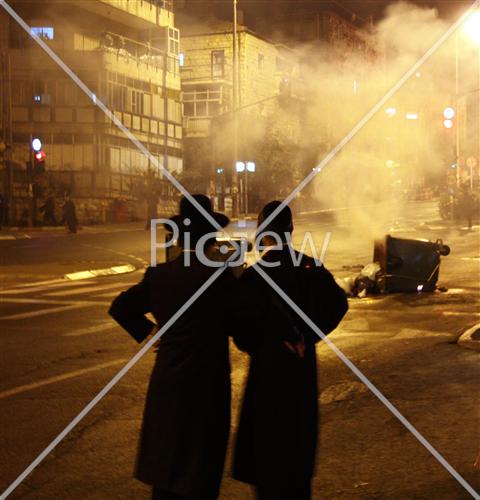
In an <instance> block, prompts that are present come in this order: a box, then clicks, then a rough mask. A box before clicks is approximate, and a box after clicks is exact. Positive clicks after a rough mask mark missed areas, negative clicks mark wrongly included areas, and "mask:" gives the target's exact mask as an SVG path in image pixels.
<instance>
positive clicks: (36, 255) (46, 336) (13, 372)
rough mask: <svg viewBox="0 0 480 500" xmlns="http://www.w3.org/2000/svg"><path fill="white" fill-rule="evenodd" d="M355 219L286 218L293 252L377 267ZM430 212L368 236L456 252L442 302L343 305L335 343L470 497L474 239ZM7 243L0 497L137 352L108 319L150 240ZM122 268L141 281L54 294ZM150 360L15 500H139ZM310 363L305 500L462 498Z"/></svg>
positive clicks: (235, 492)
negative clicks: (316, 391) (303, 247)
mask: <svg viewBox="0 0 480 500" xmlns="http://www.w3.org/2000/svg"><path fill="white" fill-rule="evenodd" d="M355 211H356V209H352V210H350V211H346V212H345V213H344V214H342V215H341V216H340V217H339V219H338V220H335V219H334V218H332V216H331V214H329V213H320V214H304V215H302V216H299V217H298V218H297V222H296V231H295V238H294V241H295V243H296V245H297V246H299V245H300V243H301V240H302V238H303V234H304V231H306V230H309V231H312V237H313V239H314V240H315V242H316V243H317V245H318V247H319V248H320V249H321V248H322V244H323V243H324V241H325V235H326V233H327V232H329V231H331V233H332V234H331V236H330V237H329V238H330V239H328V238H327V240H328V242H329V244H328V245H327V249H326V253H325V259H324V261H325V264H326V266H327V267H328V268H329V269H331V270H332V271H333V272H334V274H335V275H336V276H337V277H346V276H349V275H354V274H355V272H356V268H355V266H358V265H361V264H366V263H368V262H369V261H370V260H371V257H372V252H373V246H372V237H373V232H370V231H369V227H371V225H369V223H368V222H367V223H364V224H362V223H360V224H359V217H358V213H354V212H355ZM435 212H436V209H435V206H434V205H433V204H430V203H421V204H412V205H409V206H408V207H404V209H403V210H402V213H401V215H399V214H396V216H395V214H388V217H386V218H385V220H383V221H382V220H381V219H382V217H378V221H377V222H378V225H377V227H376V231H377V232H378V231H380V232H379V234H381V231H382V230H383V231H384V232H387V231H390V232H391V233H392V234H396V235H399V236H404V237H411V238H427V239H430V240H433V241H434V240H436V239H437V238H442V239H443V240H444V241H445V242H446V243H447V244H449V245H450V246H451V247H452V253H451V254H450V255H449V256H448V257H446V258H444V259H443V262H442V266H441V276H440V282H441V284H443V285H445V286H446V287H447V289H448V291H447V292H444V293H441V292H436V293H433V294H420V295H405V294H396V295H390V296H382V297H367V298H365V299H352V300H351V301H350V306H351V309H350V312H349V313H348V315H347V317H346V318H345V320H344V322H343V323H342V325H341V327H340V328H339V329H338V330H337V331H336V332H334V333H333V334H332V335H331V339H332V340H333V341H334V343H335V344H336V345H337V346H338V347H339V348H340V349H341V350H342V351H343V352H344V353H345V355H346V356H347V357H348V358H349V359H350V360H351V361H352V362H353V363H355V365H356V366H357V367H358V368H359V369H360V370H361V371H362V372H363V373H364V374H365V375H366V376H367V377H368V378H369V379H370V380H371V381H372V382H373V383H374V384H375V385H376V387H378V389H379V390H380V391H381V392H382V393H383V394H384V395H385V396H386V397H387V398H388V399H389V400H390V401H391V402H392V403H393V404H394V405H395V406H396V407H397V408H398V410H399V411H400V412H401V413H402V414H403V415H404V416H405V417H406V418H408V419H409V420H410V422H411V423H412V424H413V425H414V426H415V427H416V429H418V431H419V432H421V433H422V434H423V436H424V437H425V438H426V439H427V440H428V441H429V442H430V443H431V444H432V445H433V446H434V447H435V448H436V449H437V450H438V451H439V452H440V453H441V454H442V455H443V456H444V458H445V459H446V460H447V461H448V462H449V463H450V464H451V465H452V467H453V468H454V469H455V470H457V471H458V473H459V474H460V475H461V476H463V477H464V478H465V480H466V481H468V482H469V483H470V485H472V486H473V487H474V488H475V489H476V490H477V491H478V490H480V474H479V473H478V472H475V471H474V470H473V468H472V464H473V460H474V457H475V454H476V452H477V447H478V446H479V433H478V429H479V425H478V424H479V411H478V408H479V405H478V404H479V396H478V395H479V386H480V383H479V382H480V369H479V366H480V364H479V363H478V361H479V359H478V353H476V352H474V351H469V350H466V349H461V348H460V347H458V345H457V344H456V343H455V341H456V338H457V337H458V335H459V334H460V333H461V332H462V331H463V330H464V329H466V328H467V327H469V326H471V325H472V324H474V323H475V322H478V321H479V320H478V318H479V315H480V312H479V307H478V306H479V300H478V299H479V294H478V292H479V290H478V288H479V280H478V271H479V262H480V259H479V250H478V249H479V245H478V243H479V231H478V230H479V228H478V227H476V228H474V230H473V231H471V232H470V231H467V230H466V229H462V228H458V227H455V226H453V225H449V224H446V223H444V222H441V221H438V220H436V219H437V217H436V213H435ZM374 215H375V213H374ZM250 230H252V228H250ZM2 234H3V235H8V237H9V239H6V238H4V239H1V241H0V251H1V261H0V277H1V290H0V345H1V351H0V352H1V354H0V361H1V362H0V463H1V464H2V466H1V468H0V492H1V491H3V490H4V489H5V488H6V487H7V486H8V485H9V484H10V483H11V482H12V481H13V480H15V478H16V477H17V476H18V475H19V474H20V473H21V472H22V471H23V470H24V469H25V468H26V467H27V466H28V465H29V464H30V463H31V462H32V461H33V459H34V458H35V457H36V456H37V455H38V454H39V453H40V452H41V451H42V450H43V449H44V448H45V447H46V446H47V445H48V444H49V443H50V441H51V440H52V439H53V438H54V437H55V436H56V435H57V434H58V433H59V432H60V431H61V430H62V429H63V428H64V427H65V426H66V425H67V424H68V423H69V422H70V421H71V420H72V418H73V417H74V416H75V415H77V413H78V412H80V411H81V410H82V409H83V408H84V406H85V405H86V404H87V403H88V402H89V401H90V400H91V399H92V398H93V397H94V396H95V394H97V393H98V392H99V391H100V390H101V389H102V388H103V387H104V386H105V384H106V383H107V382H108V381H109V380H110V379H111V378H112V377H113V376H114V375H115V374H116V373H117V371H118V370H119V369H120V368H121V367H122V366H123V365H124V364H125V363H126V361H127V360H128V359H130V358H131V357H132V356H133V355H134V354H135V353H136V352H137V350H138V346H137V345H136V344H135V343H134V342H133V341H132V340H131V339H130V338H129V336H128V335H127V334H126V333H125V332H123V331H122V330H121V329H120V328H119V327H117V326H115V324H114V323H113V322H112V321H111V320H110V319H109V317H108V316H107V314H106V311H107V308H108V305H109V303H110V301H111V300H112V298H113V297H114V296H115V295H116V294H118V293H119V292H120V291H121V290H123V289H125V288H126V287H128V286H129V285H131V284H133V283H135V282H137V281H138V280H139V279H140V278H141V274H142V272H143V267H144V266H145V263H146V262H148V260H149V256H150V247H149V233H148V232H147V231H144V230H143V229H142V228H141V227H140V226H139V225H138V226H131V225H130V226H125V227H112V228H106V229H102V228H99V229H94V228H93V229H89V228H85V230H83V231H81V232H79V233H78V234H76V235H65V234H63V232H62V231H43V232H40V231H38V232H35V231H31V232H27V233H20V232H17V233H5V232H3V233H2ZM10 236H12V239H10ZM307 253H308V251H307ZM126 263H130V264H133V265H135V266H136V267H137V268H138V270H137V271H135V272H132V273H129V274H123V275H118V276H108V277H97V278H92V279H88V280H79V281H67V280H64V279H62V276H63V275H64V274H65V273H68V272H74V271H82V270H86V269H98V268H106V267H110V266H114V265H122V264H126ZM167 285H168V284H167ZM153 356H154V354H153V353H147V354H146V355H145V357H144V358H143V359H142V360H141V361H140V362H139V363H138V364H137V365H136V366H135V367H134V368H132V370H131V371H130V372H129V373H128V374H127V375H126V376H125V377H124V378H123V379H122V380H121V381H120V382H119V384H118V385H117V386H115V387H114V388H113V389H112V390H111V392H110V393H109V394H108V395H107V396H106V397H105V398H104V399H103V400H102V401H100V402H99V403H98V405H97V406H95V408H94V409H93V410H92V411H91V413H90V414H89V415H88V416H87V417H86V418H85V419H84V420H82V422H80V424H79V425H78V426H77V427H76V428H75V430H73V431H72V432H71V433H70V434H69V435H68V436H67V437H66V438H65V439H64V440H63V441H62V442H61V443H60V445H59V446H58V447H57V448H56V450H55V451H54V452H53V453H52V454H50V455H49V456H48V457H47V458H46V460H45V461H44V462H42V463H41V464H40V465H39V467H38V468H37V469H36V470H35V471H34V472H33V473H32V474H31V475H30V476H29V477H28V478H27V479H26V480H25V481H24V482H23V483H22V484H21V485H20V486H19V487H18V488H17V490H16V491H15V492H14V493H13V494H12V495H11V498H28V499H49V500H52V499H73V500H75V499H82V500H83V499H133V498H135V499H137V498H138V499H141V498H149V492H148V488H146V487H145V486H144V485H142V484H141V483H138V482H137V481H135V480H133V479H132V478H131V471H132V467H133V462H134V457H135V449H136V440H137V435H138V431H139V426H140V421H141V414H142V409H143V399H144V395H145V390H146V385H147V382H148V375H149V370H150V368H151V366H152V362H153ZM318 357H319V361H320V363H319V365H320V372H319V383H320V388H321V398H320V402H321V415H322V424H321V436H322V437H321V443H320V446H319V454H318V465H319V467H318V474H317V477H316V478H315V481H314V492H315V493H314V498H318V499H337V498H338V499H343V498H345V499H350V498H351V499H357V498H358V499H373V498H378V499H383V498H395V499H397V498H398V499H406V498H408V499H411V498H419V499H423V498H425V499H427V498H428V499H431V498H435V499H457V498H458V499H461V498H471V495H469V494H468V493H467V492H466V490H465V489H464V488H462V487H461V486H460V485H459V483H458V482H457V481H456V480H455V479H454V478H453V477H452V476H451V474H450V473H449V472H447V471H446V470H445V469H444V468H443V467H442V466H441V465H440V464H439V462H438V461H437V460H436V459H435V458H434V457H433V456H432V455H431V454H430V453H429V452H428V451H427V450H426V449H425V448H424V447H423V446H422V445H421V444H420V443H419V442H418V441H417V440H416V439H415V437H414V436H413V435H412V434H411V433H410V432H409V431H408V430H407V429H405V427H404V426H403V425H402V424H401V423H399V422H398V420H397V419H396V418H395V417H394V416H393V415H392V413H391V412H390V411H389V410H388V409H387V408H386V407H385V406H384V405H383V404H382V403H381V402H379V401H378V399H377V398H376V397H375V396H374V395H373V394H372V393H371V392H370V391H369V390H368V389H367V388H366V387H365V386H364V385H363V384H361V383H360V382H359V381H358V380H357V379H356V377H355V376H354V375H353V373H352V372H351V371H350V370H349V369H348V368H347V367H346V366H345V365H344V364H343V363H342V362H341V361H340V360H339V359H338V357H337V356H336V355H335V354H334V353H333V352H332V351H331V350H330V349H329V348H328V346H326V345H320V346H319V348H318ZM231 358H232V382H233V390H234V398H233V410H234V414H235V413H236V412H237V411H238V407H239V402H240V394H241V390H242V385H243V381H244V377H245V373H246V369H247V367H248V360H247V359H246V357H245V356H244V355H242V354H241V353H239V352H238V351H235V350H234V348H233V349H232V354H231ZM232 430H233V431H234V430H235V425H234V426H233V429H232ZM222 498H224V499H232V498H234V499H237V498H239V499H243V498H245V499H250V498H253V493H252V491H251V490H250V488H248V487H245V486H244V485H241V484H240V483H237V482H235V481H233V480H231V479H230V478H229V463H227V467H226V472H225V480H224V484H223V488H222Z"/></svg>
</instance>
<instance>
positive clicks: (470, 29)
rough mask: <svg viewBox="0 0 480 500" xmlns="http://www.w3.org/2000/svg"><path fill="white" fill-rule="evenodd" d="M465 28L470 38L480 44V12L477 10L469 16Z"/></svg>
mask: <svg viewBox="0 0 480 500" xmlns="http://www.w3.org/2000/svg"><path fill="white" fill-rule="evenodd" d="M463 28H464V30H465V33H466V34H467V35H468V36H469V38H471V39H472V40H473V41H474V42H475V43H478V44H480V11H478V10H477V11H475V12H473V13H472V14H471V15H470V16H468V18H467V20H466V21H465V24H464V25H463Z"/></svg>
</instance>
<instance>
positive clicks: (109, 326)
mask: <svg viewBox="0 0 480 500" xmlns="http://www.w3.org/2000/svg"><path fill="white" fill-rule="evenodd" d="M117 326H118V325H117V324H116V323H115V322H113V321H107V322H104V323H100V324H99V325H93V326H87V327H86V328H79V329H78V330H73V331H71V332H67V333H64V334H63V335H62V337H80V336H81V335H88V334H90V333H99V332H106V331H107V330H113V329H114V328H115V327H117Z"/></svg>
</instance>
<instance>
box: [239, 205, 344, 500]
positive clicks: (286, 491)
mask: <svg viewBox="0 0 480 500" xmlns="http://www.w3.org/2000/svg"><path fill="white" fill-rule="evenodd" d="M279 205H280V202H279V201H273V202H270V203H268V204H267V205H266V206H265V207H264V208H263V210H262V211H261V213H260V215H259V217H258V224H259V225H260V224H261V223H262V222H263V221H264V220H265V219H266V218H267V217H268V216H269V215H271V214H272V213H273V211H274V210H275V209H276V208H277V207H278V206H279ZM265 231H272V232H274V233H275V234H278V237H279V238H280V240H281V242H282V243H281V245H280V248H276V249H271V250H268V251H267V252H266V253H265V254H264V255H263V257H262V260H263V261H265V262H270V263H273V262H279V263H280V265H279V266H278V267H266V266H262V263H261V261H260V262H259V263H257V264H256V266H262V269H263V271H264V272H265V273H267V274H268V275H269V276H270V277H271V278H272V279H273V280H274V281H275V282H276V283H277V284H278V286H279V287H280V288H281V289H282V290H283V291H284V292H285V293H286V294H287V295H288V296H289V297H290V298H291V299H292V300H293V301H294V302H295V303H296V304H297V305H298V306H299V307H300V308H301V309H302V310H303V311H304V312H305V313H306V314H307V315H308V316H309V317H310V318H311V319H312V321H314V323H315V324H316V325H317V326H318V327H319V328H320V329H321V331H322V332H323V333H324V334H325V335H326V334H328V333H330V332H331V331H333V330H334V329H335V328H336V327H337V325H338V323H339V322H340V320H341V319H342V317H343V316H344V315H345V313H346V312H347V310H348V303H347V299H346V297H345V294H344V292H343V290H342V289H341V288H340V287H339V286H338V285H337V284H336V282H335V280H334V278H333V276H332V275H331V274H330V273H329V272H328V271H327V270H326V269H325V267H323V266H319V265H318V264H317V263H316V262H315V260H314V259H313V258H311V257H309V256H307V255H303V254H300V253H298V252H296V251H294V250H293V249H292V248H290V243H289V239H288V237H289V236H290V235H291V233H292V231H293V221H292V213H291V210H290V208H289V207H288V206H285V208H283V210H281V211H280V213H279V214H278V215H277V216H276V217H275V218H274V220H273V221H272V222H270V223H269V224H268V226H267V227H266V228H265V229H263V231H262V233H260V234H258V235H257V241H260V242H261V243H262V245H276V241H275V239H274V238H273V237H272V236H268V235H265V236H262V234H264V233H265ZM290 251H292V252H294V255H295V256H296V258H297V259H298V262H300V265H299V266H298V267H295V265H294V262H293V260H292V257H291V253H290ZM241 280H242V281H243V282H245V283H246V286H247V287H248V288H249V290H252V291H253V290H256V291H260V292H261V293H262V294H263V295H264V296H270V297H272V300H274V301H277V302H280V303H281V304H282V308H283V310H284V311H285V314H287V315H288V317H289V321H288V322H286V321H285V320H284V319H282V318H280V317H279V316H278V315H272V314H269V313H268V312H265V313H264V314H263V315H262V319H261V320H260V321H259V322H257V323H256V324H254V325H252V331H251V332H250V336H246V337H244V338H242V339H241V341H242V342H244V343H243V344H242V343H241V342H238V341H237V342H236V343H237V346H238V347H239V348H240V349H243V350H246V351H247V352H248V353H249V354H250V357H251V362H250V370H249V374H248V380H247V385H246V389H245V394H244V400H243V406H242V409H241V415H240V421H239V426H238V433H237V437H236V446H235V452H234V467H233V477H234V478H235V479H238V480H239V481H243V482H246V483H249V484H252V485H255V486H256V489H257V495H258V499H259V500H309V499H310V498H311V479H312V477H313V474H314V464H315V455H316V444H317V427H318V410H317V399H318V390H317V367H316V353H315V344H316V343H317V342H318V341H319V340H320V338H319V337H318V335H317V334H316V333H315V332H313V331H312V330H311V329H310V328H309V327H308V326H307V325H306V324H305V323H304V322H303V320H301V319H300V318H299V317H298V316H297V315H296V313H295V312H294V311H293V310H292V309H291V308H290V306H289V305H287V304H286V303H284V302H283V300H282V299H281V298H280V297H279V296H278V295H277V293H276V292H275V291H274V290H273V289H272V287H271V286H270V285H269V284H268V283H267V282H266V281H265V280H264V279H263V278H262V277H261V276H260V275H259V274H258V273H257V272H256V271H255V270H254V269H252V268H250V269H247V270H246V271H245V273H244V275H243V277H242V279H241ZM285 328H289V329H291V330H295V331H296V332H297V333H298V332H300V335H301V337H302V341H301V342H298V341H297V342H295V343H291V342H288V343H287V342H284V341H282V340H281V339H280V338H279V334H278V332H279V331H281V330H282V329H285ZM282 336H283V337H284V335H282Z"/></svg>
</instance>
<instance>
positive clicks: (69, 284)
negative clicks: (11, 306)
mask: <svg viewBox="0 0 480 500" xmlns="http://www.w3.org/2000/svg"><path fill="white" fill-rule="evenodd" d="M85 285H91V282H90V283H88V282H85V281H82V282H79V281H65V280H62V281H61V282H60V283H51V284H50V285H40V286H32V287H24V288H7V289H6V290H0V294H8V295H19V294H21V293H32V292H43V291H46V290H50V289H52V288H62V287H72V286H80V287H81V286H85Z"/></svg>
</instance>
